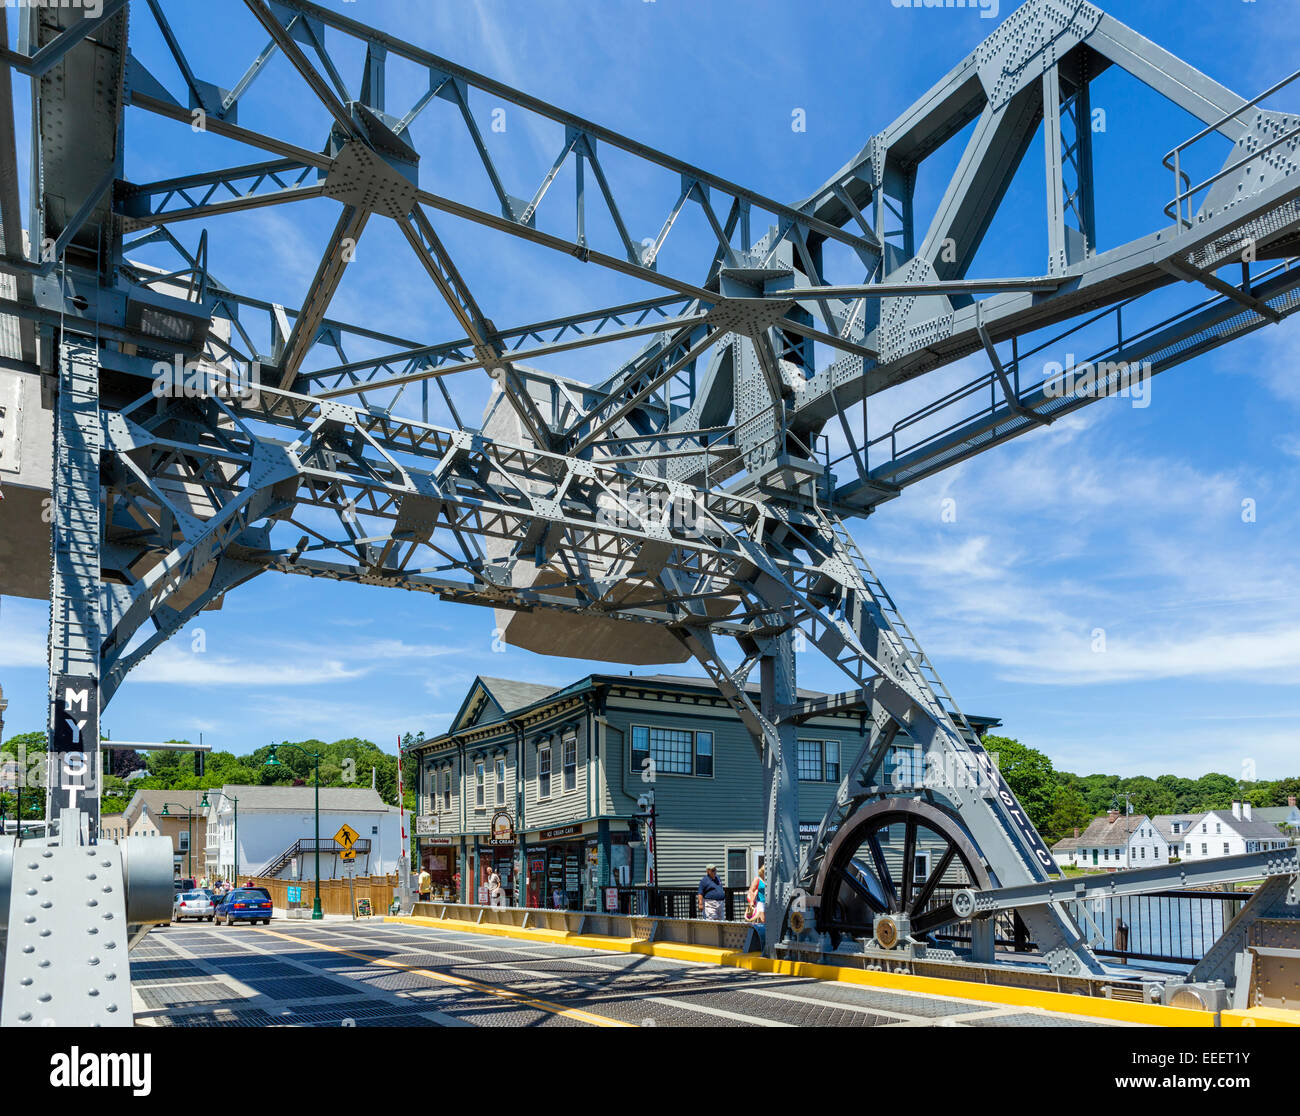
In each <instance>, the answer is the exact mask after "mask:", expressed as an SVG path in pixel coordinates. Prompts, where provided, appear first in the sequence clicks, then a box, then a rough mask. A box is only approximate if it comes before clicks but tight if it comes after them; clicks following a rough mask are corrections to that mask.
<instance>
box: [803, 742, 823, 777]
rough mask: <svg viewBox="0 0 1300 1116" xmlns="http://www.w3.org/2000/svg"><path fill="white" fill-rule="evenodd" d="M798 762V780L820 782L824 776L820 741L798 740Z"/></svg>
mask: <svg viewBox="0 0 1300 1116" xmlns="http://www.w3.org/2000/svg"><path fill="white" fill-rule="evenodd" d="M798 762H799V782H801V783H820V782H821V781H822V779H823V778H825V768H824V767H823V763H824V762H825V761H824V751H823V748H822V741H820V740H800V741H799V755H798Z"/></svg>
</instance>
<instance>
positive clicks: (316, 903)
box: [262, 741, 325, 919]
mask: <svg viewBox="0 0 1300 1116" xmlns="http://www.w3.org/2000/svg"><path fill="white" fill-rule="evenodd" d="M277 748H293V749H295V750H297V751H299V752H301V753H302V754H303V755H304V756H306V757H307V758H308V759H310V760H311V761H312V763H313V764H314V765H315V768H316V842H315V844H316V898H315V899H313V900H312V904H311V917H312V918H313V919H317V918H324V917H325V914H324V912H323V911H322V910H321V906H320V753H319V752H309V751H307V749H306V748H304V747H303V746H302V745H301V744H290V743H288V742H287V741H286V742H285V743H283V744H272V745H271V754H270V755H269V756H267V757H266V762H265V763H263V764H262V766H263V767H283V766H284V765H283V764H282V763H281V762H280V761H279V760H278V759H276V755H275V752H276V749H277Z"/></svg>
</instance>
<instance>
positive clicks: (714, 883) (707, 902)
mask: <svg viewBox="0 0 1300 1116" xmlns="http://www.w3.org/2000/svg"><path fill="white" fill-rule="evenodd" d="M726 899H727V893H726V891H725V889H724V888H723V886H722V881H721V880H720V879H718V866H717V865H716V864H710V865H709V866H708V867H707V868H705V869H704V878H703V879H702V880H700V892H699V903H700V906H701V908H703V914H704V917H705V918H711V919H713V920H714V921H715V922H721V921H722V914H723V911H724V910H725V904H726Z"/></svg>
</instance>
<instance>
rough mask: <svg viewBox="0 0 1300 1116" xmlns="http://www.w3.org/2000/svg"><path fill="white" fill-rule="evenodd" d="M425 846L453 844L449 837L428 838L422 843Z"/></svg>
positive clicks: (452, 839)
mask: <svg viewBox="0 0 1300 1116" xmlns="http://www.w3.org/2000/svg"><path fill="white" fill-rule="evenodd" d="M424 843H425V844H426V845H450V844H454V838H451V837H430V838H429V839H428V840H427V841H425V842H424Z"/></svg>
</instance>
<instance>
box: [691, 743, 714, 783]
mask: <svg viewBox="0 0 1300 1116" xmlns="http://www.w3.org/2000/svg"><path fill="white" fill-rule="evenodd" d="M695 774H696V775H706V776H710V777H711V776H712V775H713V733H711V732H697V733H696V734H695Z"/></svg>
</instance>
